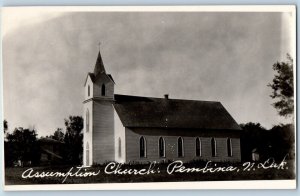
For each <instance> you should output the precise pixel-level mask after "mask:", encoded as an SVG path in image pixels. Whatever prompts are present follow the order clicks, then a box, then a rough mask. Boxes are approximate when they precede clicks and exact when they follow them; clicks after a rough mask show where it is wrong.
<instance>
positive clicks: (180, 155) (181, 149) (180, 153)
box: [177, 137, 183, 157]
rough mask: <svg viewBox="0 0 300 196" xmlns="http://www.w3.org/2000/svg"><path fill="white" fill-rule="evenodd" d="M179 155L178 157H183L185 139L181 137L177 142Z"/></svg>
mask: <svg viewBox="0 0 300 196" xmlns="http://www.w3.org/2000/svg"><path fill="white" fill-rule="evenodd" d="M177 153H178V157H183V139H182V137H179V138H178V140H177Z"/></svg>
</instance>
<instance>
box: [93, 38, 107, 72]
mask: <svg viewBox="0 0 300 196" xmlns="http://www.w3.org/2000/svg"><path fill="white" fill-rule="evenodd" d="M100 45H101V42H99V53H98V58H97V61H96V65H95V68H94V74H95V76H97V75H98V74H99V73H106V71H105V68H104V64H103V60H102V57H101V53H100Z"/></svg>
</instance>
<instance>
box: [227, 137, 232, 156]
mask: <svg viewBox="0 0 300 196" xmlns="http://www.w3.org/2000/svg"><path fill="white" fill-rule="evenodd" d="M227 154H228V156H229V157H232V143H231V139H230V138H227Z"/></svg>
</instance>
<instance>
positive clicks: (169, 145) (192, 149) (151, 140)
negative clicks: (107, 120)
mask: <svg viewBox="0 0 300 196" xmlns="http://www.w3.org/2000/svg"><path fill="white" fill-rule="evenodd" d="M148 131H149V132H151V130H148ZM125 132H126V133H125V135H126V162H152V161H168V160H171V161H172V160H182V161H184V162H188V161H191V160H194V159H199V160H205V161H207V160H211V161H216V162H222V161H231V162H238V161H240V159H241V158H240V140H239V138H232V151H233V156H232V157H228V153H227V137H215V139H216V142H217V156H216V157H212V151H211V150H212V149H211V137H207V136H206V137H199V138H200V139H201V144H202V152H201V154H202V156H200V157H196V136H182V139H183V146H184V148H183V150H184V156H183V157H178V151H177V150H178V145H177V140H178V136H172V135H171V136H170V135H167V136H162V135H143V134H139V132H138V131H136V130H135V131H133V130H132V129H129V128H125ZM170 132H171V130H170ZM141 136H144V138H145V139H146V151H147V156H146V158H140V156H139V155H140V154H139V150H140V146H139V141H140V140H139V139H140V137H141ZM160 136H162V137H163V138H164V140H165V152H166V153H165V155H166V156H165V157H163V158H161V157H159V152H158V140H159V137H160ZM213 136H214V135H213Z"/></svg>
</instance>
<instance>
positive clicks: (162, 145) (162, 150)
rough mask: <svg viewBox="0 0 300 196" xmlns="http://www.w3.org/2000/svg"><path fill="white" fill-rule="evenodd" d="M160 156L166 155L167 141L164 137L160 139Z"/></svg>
mask: <svg viewBox="0 0 300 196" xmlns="http://www.w3.org/2000/svg"><path fill="white" fill-rule="evenodd" d="M158 150H159V157H165V141H164V139H163V138H162V137H160V138H159V140H158Z"/></svg>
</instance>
